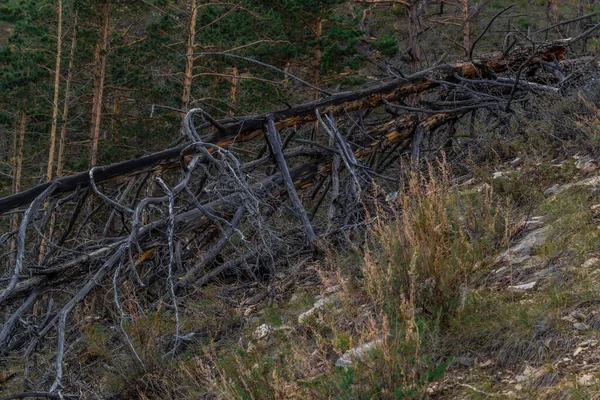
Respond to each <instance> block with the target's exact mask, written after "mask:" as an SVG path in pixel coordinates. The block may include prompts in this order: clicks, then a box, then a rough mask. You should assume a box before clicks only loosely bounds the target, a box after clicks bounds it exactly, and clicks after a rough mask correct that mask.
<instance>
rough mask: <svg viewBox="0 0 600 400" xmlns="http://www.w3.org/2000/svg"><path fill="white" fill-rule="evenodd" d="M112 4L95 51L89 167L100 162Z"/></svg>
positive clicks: (104, 20)
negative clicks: (99, 150) (103, 100)
mask: <svg viewBox="0 0 600 400" xmlns="http://www.w3.org/2000/svg"><path fill="white" fill-rule="evenodd" d="M109 14H110V3H109V2H107V3H105V5H104V7H103V15H102V19H103V21H102V24H101V26H100V31H99V32H98V42H97V43H96V49H95V51H94V61H95V65H96V70H95V72H94V97H93V100H92V130H91V134H90V155H89V167H90V168H92V167H93V166H94V165H96V163H97V161H98V142H99V140H100V122H101V120H102V99H103V96H104V80H105V78H106V59H107V56H108V54H107V53H108V31H109V28H110V27H109V20H110V19H109V17H110V15H109Z"/></svg>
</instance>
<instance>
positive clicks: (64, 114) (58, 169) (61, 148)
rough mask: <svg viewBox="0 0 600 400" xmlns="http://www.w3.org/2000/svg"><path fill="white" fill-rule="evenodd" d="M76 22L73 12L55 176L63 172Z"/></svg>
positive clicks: (76, 18) (75, 45)
mask: <svg viewBox="0 0 600 400" xmlns="http://www.w3.org/2000/svg"><path fill="white" fill-rule="evenodd" d="M77 22H78V15H77V12H75V16H74V23H73V38H72V39H71V51H70V53H69V67H68V68H69V69H68V72H67V82H66V86H65V100H64V104H63V111H62V118H61V119H62V121H61V127H60V141H59V143H58V160H57V161H56V176H62V174H63V168H64V166H63V164H64V155H65V146H66V138H67V118H68V117H69V106H70V100H71V99H70V96H71V85H72V82H73V70H74V64H75V49H76V47H77Z"/></svg>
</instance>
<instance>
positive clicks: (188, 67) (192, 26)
mask: <svg viewBox="0 0 600 400" xmlns="http://www.w3.org/2000/svg"><path fill="white" fill-rule="evenodd" d="M190 7H191V10H190V11H191V14H190V20H189V23H188V27H187V28H188V29H187V35H186V39H185V56H186V57H185V71H184V73H183V94H182V95H181V109H182V110H183V111H188V110H189V109H190V102H191V97H192V79H193V76H194V56H192V54H194V46H195V45H196V20H197V19H198V5H197V1H196V0H192V1H191V5H190Z"/></svg>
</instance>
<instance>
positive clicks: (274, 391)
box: [213, 163, 509, 399]
mask: <svg viewBox="0 0 600 400" xmlns="http://www.w3.org/2000/svg"><path fill="white" fill-rule="evenodd" d="M371 213H372V215H370V216H368V218H367V219H368V220H372V221H374V222H373V223H372V224H371V225H370V226H369V234H368V235H367V238H368V239H367V241H366V242H365V243H363V244H362V246H357V248H356V250H355V251H356V253H358V254H360V255H361V257H360V261H359V262H357V263H355V264H353V265H345V266H340V265H338V260H340V259H341V258H342V256H341V255H339V254H335V253H334V252H332V253H331V255H330V257H329V260H328V264H329V272H330V273H333V274H334V275H336V276H337V278H338V279H337V281H338V282H340V283H341V291H340V293H339V294H338V295H339V298H340V301H339V303H337V305H330V306H329V307H328V308H327V309H326V310H325V312H323V313H322V314H321V315H318V316H317V317H314V318H311V319H309V320H308V322H307V323H306V324H305V325H304V326H302V327H301V328H299V329H297V330H296V331H295V332H294V333H293V334H285V333H284V334H282V335H275V337H274V338H273V339H272V341H271V342H269V343H263V344H262V345H261V344H260V343H258V344H257V346H253V348H252V351H251V352H248V351H247V350H246V349H244V348H238V349H237V351H235V352H232V353H229V354H213V356H214V358H215V360H218V361H217V362H216V364H217V370H218V374H217V379H216V381H215V382H214V383H215V385H216V387H215V389H216V390H215V391H217V392H219V393H224V398H239V399H262V398H316V399H320V398H348V399H350V398H360V399H362V398H365V399H366V398H382V399H386V398H389V399H397V398H422V397H423V395H424V394H425V390H426V388H427V386H428V384H429V383H430V382H432V381H434V380H436V379H439V378H440V377H441V376H442V375H443V372H444V370H445V369H446V367H447V366H448V365H449V363H450V362H451V361H452V359H451V358H450V357H445V356H444V355H443V354H441V352H439V351H438V349H437V347H436V346H437V343H438V341H439V336H440V330H441V329H445V328H446V327H447V326H448V323H449V321H450V319H451V318H452V315H454V314H455V313H456V312H457V310H458V309H460V308H461V307H464V305H465V301H466V298H467V296H468V293H469V292H470V291H471V289H472V285H473V282H474V278H475V277H477V275H478V273H480V272H482V271H485V270H486V269H487V266H488V265H489V263H490V262H491V260H492V257H493V254H494V253H495V250H496V249H497V248H498V247H499V245H500V244H501V243H503V242H504V241H505V240H506V238H507V226H508V225H507V222H509V210H508V208H507V207H505V206H504V205H503V204H502V203H501V202H499V201H497V200H496V199H495V198H494V196H493V194H492V191H491V188H489V187H485V188H483V189H482V190H474V191H471V192H468V193H464V192H460V191H459V190H458V189H457V188H456V187H455V186H453V185H452V183H451V182H450V174H449V171H448V168H447V166H446V165H444V164H443V163H441V164H440V165H439V166H436V167H435V168H434V167H433V166H430V167H429V169H428V173H427V174H426V175H416V174H412V175H411V177H410V179H409V184H408V189H407V190H406V191H405V193H403V194H401V195H400V196H399V198H398V199H397V201H396V202H395V203H393V204H386V205H381V206H377V207H375V208H374V209H372V211H371ZM361 248H362V250H361ZM327 273H328V271H323V274H327ZM369 341H375V344H376V345H375V346H373V348H372V349H371V350H370V351H369V356H368V357H364V358H363V359H362V360H359V359H355V360H354V363H353V365H352V366H350V367H346V368H340V367H335V366H334V363H335V360H336V359H337V358H338V357H340V355H342V354H343V353H344V352H346V351H348V350H349V349H351V348H354V347H356V346H359V345H361V344H363V343H366V342H369Z"/></svg>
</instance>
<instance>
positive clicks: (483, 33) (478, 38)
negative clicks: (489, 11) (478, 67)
mask: <svg viewBox="0 0 600 400" xmlns="http://www.w3.org/2000/svg"><path fill="white" fill-rule="evenodd" d="M514 6H515V5H514V4H512V5H510V6H508V7H506V8H505V9H504V10H501V11H499V12H498V13H496V15H494V17H493V18H492V19H491V20H490V22H488V24H487V25H486V27H485V29H484V30H483V32H481V33H480V34H479V36H477V39H475V41H474V42H473V44H472V45H471V48H470V49H469V60H472V59H473V50H475V46H476V45H477V42H479V41H480V40H481V38H482V37H483V35H485V34H486V33H487V31H488V29H490V27H491V26H492V24H493V23H494V21H495V20H496V18H498V17H499V16H500V15H502V14H504V13H505V12H506V11H508V10H510V9H511V8H513V7H514Z"/></svg>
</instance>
